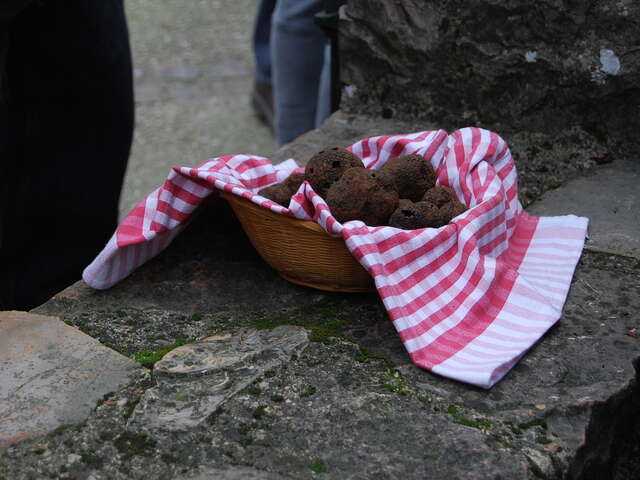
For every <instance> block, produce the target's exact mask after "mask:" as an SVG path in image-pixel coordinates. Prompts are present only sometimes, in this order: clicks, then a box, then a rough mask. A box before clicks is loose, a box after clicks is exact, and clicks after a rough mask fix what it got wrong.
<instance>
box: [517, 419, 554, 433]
mask: <svg viewBox="0 0 640 480" xmlns="http://www.w3.org/2000/svg"><path fill="white" fill-rule="evenodd" d="M532 427H541V428H542V429H543V430H546V429H547V420H546V419H544V418H540V417H539V418H534V419H533V420H529V421H528V422H524V423H519V424H518V428H520V429H522V430H527V429H528V428H532Z"/></svg>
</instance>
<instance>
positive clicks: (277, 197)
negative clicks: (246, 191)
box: [258, 173, 304, 207]
mask: <svg viewBox="0 0 640 480" xmlns="http://www.w3.org/2000/svg"><path fill="white" fill-rule="evenodd" d="M303 181H304V174H303V173H294V174H293V175H289V176H288V177H287V179H286V180H285V181H284V182H282V183H276V184H274V185H271V186H270V187H266V188H263V189H262V190H260V191H259V192H258V195H262V196H263V197H265V198H268V199H269V200H272V201H274V202H276V203H279V204H280V205H284V206H285V207H286V206H288V205H289V202H290V200H291V196H292V195H293V194H294V193H296V192H297V191H298V188H300V185H301V184H302V182H303Z"/></svg>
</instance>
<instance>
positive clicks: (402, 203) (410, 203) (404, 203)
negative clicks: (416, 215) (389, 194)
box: [398, 198, 413, 208]
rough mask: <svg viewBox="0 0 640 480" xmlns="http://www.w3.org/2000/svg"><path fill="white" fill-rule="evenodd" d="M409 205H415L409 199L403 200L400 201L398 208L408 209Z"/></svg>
mask: <svg viewBox="0 0 640 480" xmlns="http://www.w3.org/2000/svg"><path fill="white" fill-rule="evenodd" d="M409 205H413V202H412V201H411V200H409V199H407V198H401V199H400V200H398V208H404V207H408V206H409Z"/></svg>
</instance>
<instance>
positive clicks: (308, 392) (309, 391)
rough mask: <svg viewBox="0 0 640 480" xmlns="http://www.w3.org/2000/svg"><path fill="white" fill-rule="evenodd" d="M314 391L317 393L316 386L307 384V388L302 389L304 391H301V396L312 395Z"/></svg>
mask: <svg viewBox="0 0 640 480" xmlns="http://www.w3.org/2000/svg"><path fill="white" fill-rule="evenodd" d="M314 393H316V387H314V386H313V385H309V386H307V388H305V389H304V390H303V391H302V393H300V396H301V397H310V396H311V395H313V394H314Z"/></svg>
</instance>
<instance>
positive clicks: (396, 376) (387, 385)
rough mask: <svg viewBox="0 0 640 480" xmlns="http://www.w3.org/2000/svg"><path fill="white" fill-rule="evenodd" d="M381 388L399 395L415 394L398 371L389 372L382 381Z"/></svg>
mask: <svg viewBox="0 0 640 480" xmlns="http://www.w3.org/2000/svg"><path fill="white" fill-rule="evenodd" d="M380 386H381V387H382V388H384V389H385V390H387V391H389V392H391V393H396V394H398V395H403V396H404V395H410V394H412V393H415V392H414V390H413V389H412V388H411V387H410V386H409V385H408V384H407V381H406V380H405V379H404V377H403V376H402V375H401V374H400V372H398V371H397V370H387V371H386V372H385V375H384V377H383V378H381V379H380Z"/></svg>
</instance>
